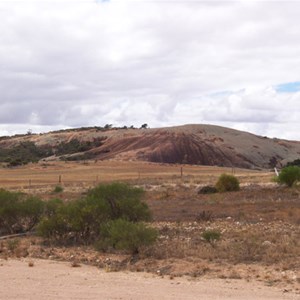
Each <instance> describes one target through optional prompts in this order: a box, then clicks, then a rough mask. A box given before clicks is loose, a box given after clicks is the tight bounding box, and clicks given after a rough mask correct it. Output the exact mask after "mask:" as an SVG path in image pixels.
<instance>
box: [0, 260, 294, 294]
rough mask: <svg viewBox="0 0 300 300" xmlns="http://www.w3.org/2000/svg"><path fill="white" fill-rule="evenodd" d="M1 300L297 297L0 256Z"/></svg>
mask: <svg viewBox="0 0 300 300" xmlns="http://www.w3.org/2000/svg"><path fill="white" fill-rule="evenodd" d="M0 280H1V286H0V295H1V299H6V300H10V299H22V300H27V299H28V300H29V299H30V300H35V299H39V300H46V299H132V300H134V299H145V300H147V299H207V300H209V299H214V300H216V299H223V300H226V299H231V300H234V299H239V300H246V299H257V300H259V299H264V300H267V299H272V300H276V299H278V300H279V299H280V300H285V299H286V300H292V299H293V300H296V299H300V296H299V295H297V294H295V293H293V292H289V291H288V290H282V289H277V288H274V287H273V288H270V287H267V286H264V285H262V284H260V283H257V282H247V281H244V280H233V279H231V280H221V279H214V280H208V279H188V278H175V279H171V278H170V277H165V278H162V277H158V276H156V275H152V274H148V273H128V272H118V273H114V272H105V271H103V270H100V269H98V268H96V267H92V266H86V265H81V266H80V267H77V268H72V267H71V265H70V264H69V263H66V262H55V261H49V260H34V261H33V260H28V259H27V260H14V259H13V260H0Z"/></svg>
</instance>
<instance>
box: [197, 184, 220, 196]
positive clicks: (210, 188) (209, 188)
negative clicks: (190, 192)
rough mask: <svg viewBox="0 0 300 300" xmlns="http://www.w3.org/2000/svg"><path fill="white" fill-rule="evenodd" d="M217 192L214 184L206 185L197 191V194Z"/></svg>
mask: <svg viewBox="0 0 300 300" xmlns="http://www.w3.org/2000/svg"><path fill="white" fill-rule="evenodd" d="M217 192H218V190H217V189H216V188H215V187H214V186H210V185H206V186H203V187H202V188H201V189H200V190H199V191H198V194H214V193H217Z"/></svg>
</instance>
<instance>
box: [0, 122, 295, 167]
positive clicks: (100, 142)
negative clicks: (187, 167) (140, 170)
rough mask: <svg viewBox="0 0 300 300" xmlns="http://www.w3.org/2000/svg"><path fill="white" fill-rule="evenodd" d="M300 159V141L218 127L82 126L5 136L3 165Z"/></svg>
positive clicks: (268, 163)
mask: <svg viewBox="0 0 300 300" xmlns="http://www.w3.org/2000/svg"><path fill="white" fill-rule="evenodd" d="M299 157H300V142H299V141H288V140H281V139H276V138H273V139H270V138H267V137H262V136H258V135H254V134H251V133H248V132H243V131H238V130H234V129H230V128H225V127H220V126H214V125H184V126H177V127H166V128H157V129H133V128H101V127H91V128H81V129H71V130H61V131H56V132H49V133H45V134H27V135H17V136H14V137H1V138H0V161H2V162H6V163H8V164H10V165H12V166H13V165H18V164H22V163H26V162H29V161H38V160H41V159H44V160H56V159H62V160H88V159H93V160H107V159H114V160H141V161H150V162H157V163H179V164H181V163H183V164H200V165H218V166H226V167H241V168H270V167H274V166H279V167H280V166H282V165H285V164H286V163H287V162H288V161H293V160H295V159H298V158H299Z"/></svg>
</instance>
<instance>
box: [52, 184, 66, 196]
mask: <svg viewBox="0 0 300 300" xmlns="http://www.w3.org/2000/svg"><path fill="white" fill-rule="evenodd" d="M63 190H64V188H63V187H62V186H61V185H57V186H56V187H55V188H54V189H53V193H56V194H58V193H61V192H63Z"/></svg>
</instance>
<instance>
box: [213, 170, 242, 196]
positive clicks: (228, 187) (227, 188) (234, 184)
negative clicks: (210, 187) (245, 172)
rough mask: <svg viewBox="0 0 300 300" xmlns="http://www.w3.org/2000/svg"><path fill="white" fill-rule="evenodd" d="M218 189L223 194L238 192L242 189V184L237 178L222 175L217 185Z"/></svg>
mask: <svg viewBox="0 0 300 300" xmlns="http://www.w3.org/2000/svg"><path fill="white" fill-rule="evenodd" d="M216 189H217V190H218V191H219V192H221V193H223V192H232V191H238V190H239V189H240V183H239V180H238V179H237V178H236V177H235V176H233V175H228V174H222V175H221V176H220V177H219V179H218V181H217V183H216Z"/></svg>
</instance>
